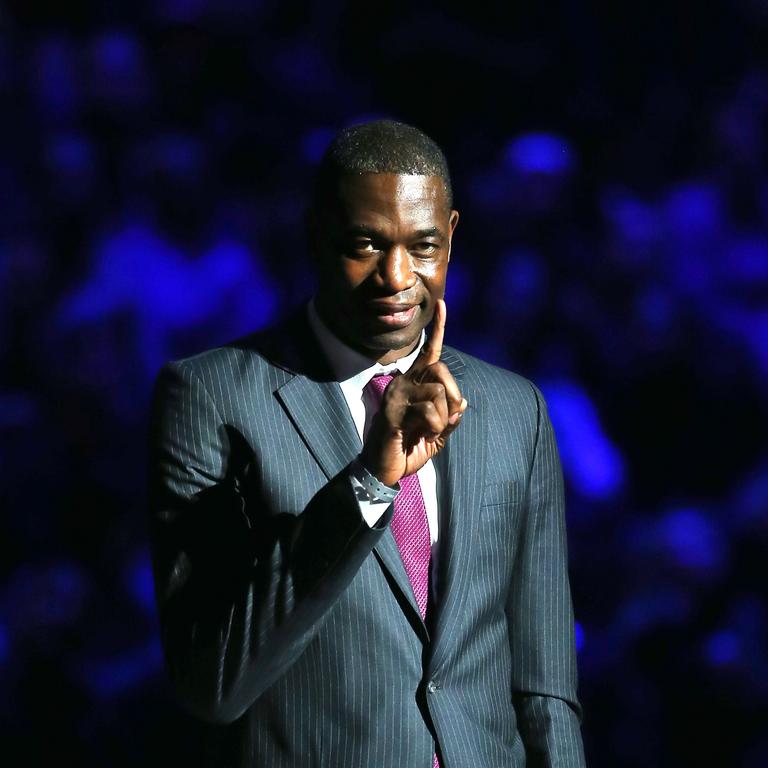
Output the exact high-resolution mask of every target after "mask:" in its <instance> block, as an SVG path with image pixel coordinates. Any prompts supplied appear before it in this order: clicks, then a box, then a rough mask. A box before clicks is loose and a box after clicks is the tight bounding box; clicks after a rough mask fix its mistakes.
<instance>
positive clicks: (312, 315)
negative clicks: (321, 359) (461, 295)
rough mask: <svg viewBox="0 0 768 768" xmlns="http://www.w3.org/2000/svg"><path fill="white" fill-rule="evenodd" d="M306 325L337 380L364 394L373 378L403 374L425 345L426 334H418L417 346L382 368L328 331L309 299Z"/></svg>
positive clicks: (313, 303) (379, 364)
mask: <svg viewBox="0 0 768 768" xmlns="http://www.w3.org/2000/svg"><path fill="white" fill-rule="evenodd" d="M307 315H308V317H309V324H310V326H311V327H312V330H313V331H314V333H315V336H316V337H317V340H318V343H319V344H320V347H321V349H322V351H323V353H324V354H325V357H326V359H327V360H328V363H329V365H330V367H331V370H332V371H333V373H334V376H335V377H336V381H338V382H340V383H342V384H344V385H346V387H349V388H353V389H356V390H357V389H359V390H360V392H362V391H363V388H364V387H365V385H366V384H367V383H368V382H369V381H370V380H371V378H372V377H373V376H376V375H377V374H379V373H392V372H393V371H394V370H398V371H400V373H405V372H406V371H407V370H408V369H409V368H410V367H411V366H412V365H413V363H414V361H415V360H416V358H417V357H418V355H419V352H420V351H421V348H422V346H423V345H424V340H425V338H426V334H425V333H424V331H423V330H422V331H421V337H420V338H419V343H418V344H417V345H416V346H415V347H414V349H413V351H412V352H409V353H408V354H407V355H405V357H401V358H398V359H397V360H395V361H394V362H392V363H388V364H387V365H382V364H381V363H379V362H373V363H372V362H371V359H370V358H369V357H366V356H365V355H363V354H361V353H360V352H358V351H357V350H355V349H352V348H351V347H349V346H347V345H346V344H345V343H344V342H343V341H342V340H341V339H340V338H339V337H338V336H336V334H334V333H333V331H331V329H330V328H329V327H328V326H327V325H326V324H325V323H324V322H323V320H322V319H321V317H320V315H319V314H318V312H317V308H316V307H315V300H314V299H312V300H311V301H310V302H309V305H308V306H307Z"/></svg>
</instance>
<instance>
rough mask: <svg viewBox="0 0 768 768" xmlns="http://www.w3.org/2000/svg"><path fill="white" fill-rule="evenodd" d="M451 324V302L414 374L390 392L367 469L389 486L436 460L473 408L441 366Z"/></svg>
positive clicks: (439, 313) (368, 450)
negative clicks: (448, 319) (447, 327)
mask: <svg viewBox="0 0 768 768" xmlns="http://www.w3.org/2000/svg"><path fill="white" fill-rule="evenodd" d="M445 320H446V307H445V302H444V301H443V300H442V299H438V301H437V303H436V305H435V317H434V327H433V330H432V334H431V335H430V337H429V339H428V340H427V342H426V343H425V344H424V347H423V348H422V350H421V353H420V354H419V357H418V358H417V359H416V361H415V362H414V364H413V365H412V366H411V368H410V370H409V371H408V372H407V373H406V374H404V375H402V376H397V377H396V378H394V379H393V380H392V382H391V383H390V384H389V386H388V387H387V389H386V390H385V392H384V396H383V398H382V403H381V407H380V409H379V411H378V413H377V414H376V417H375V418H374V420H373V423H372V424H371V430H370V433H369V434H368V438H367V440H366V442H365V445H364V446H363V451H362V460H363V463H364V464H365V466H366V467H367V468H368V469H369V470H370V471H371V472H372V473H373V474H374V475H375V476H376V477H378V478H379V480H381V481H382V482H383V483H386V484H387V485H394V484H395V483H397V482H398V481H399V480H400V478H401V477H403V476H404V475H411V474H413V473H414V472H416V471H417V470H419V469H420V468H421V467H423V466H424V464H426V462H427V461H428V460H429V459H431V458H432V457H433V456H435V454H437V453H438V451H440V450H441V449H442V448H443V446H444V445H445V441H446V439H447V437H448V435H450V434H451V432H453V430H454V429H456V427H457V426H458V425H459V423H460V422H461V416H462V414H463V413H464V411H465V409H466V407H467V401H466V400H465V399H464V398H463V397H462V396H461V392H460V391H459V387H458V385H457V384H456V380H455V379H454V378H453V376H452V375H451V373H450V371H449V370H448V367H447V366H446V365H445V363H442V362H440V354H441V352H442V349H443V336H444V334H445Z"/></svg>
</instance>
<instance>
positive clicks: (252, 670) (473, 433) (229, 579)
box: [150, 318, 584, 768]
mask: <svg viewBox="0 0 768 768" xmlns="http://www.w3.org/2000/svg"><path fill="white" fill-rule="evenodd" d="M308 333H309V332H308V329H307V327H306V326H305V325H304V324H303V322H302V320H301V319H300V318H299V319H296V318H294V319H293V320H292V321H291V322H290V323H289V324H288V325H287V326H285V327H284V328H282V329H279V330H275V331H272V332H269V333H266V334H261V335H258V336H253V337H249V338H247V339H245V340H242V341H240V342H237V343H234V344H232V345H229V346H228V347H224V348H220V349H216V350H212V351H209V352H206V353H203V354H201V355H198V356H196V357H194V358H189V359H187V360H184V361H179V362H175V363H170V364H168V365H167V366H166V367H165V368H164V369H163V371H162V372H161V374H160V377H159V379H158V385H157V393H156V398H155V408H154V414H153V427H152V440H151V446H152V456H151V465H150V467H151V488H152V499H151V512H152V516H151V520H152V534H153V562H154V568H155V580H156V590H157V598H158V604H159V608H160V617H161V628H162V636H163V644H164V648H165V651H166V658H167V663H168V668H169V671H170V674H171V677H172V679H173V681H174V684H175V687H176V689H177V691H178V694H179V696H180V698H181V700H182V701H183V702H184V703H185V704H186V706H187V707H188V708H189V709H191V710H192V711H193V712H194V713H196V714H197V715H198V716H200V717H201V718H204V719H206V720H208V721H210V722H212V723H215V726H214V727H213V728H212V734H213V740H212V747H213V754H212V756H211V759H210V764H211V765H215V766H217V768H222V767H228V766H270V768H271V767H275V768H282V767H283V766H284V767H285V768H287V767H288V766H313V767H314V766H329V767H333V768H343V767H345V766H349V768H361V767H366V766H370V767H371V768H373V767H374V766H376V767H377V768H379V767H381V766H396V767H397V768H429V766H431V765H432V755H433V751H434V749H435V743H437V749H438V751H439V754H440V758H441V765H442V766H443V768H477V766H524V765H528V766H568V767H571V766H583V765H584V757H583V751H582V746H581V737H580V732H579V717H580V710H579V705H578V702H577V700H576V669H575V661H574V658H575V656H574V644H573V620H572V616H571V605H570V597H569V589H568V581H567V573H566V544H565V528H564V512H563V503H562V477H561V473H560V466H559V461H558V458H557V449H556V447H555V442H554V437H553V434H552V428H551V425H550V422H549V419H548V417H547V413H546V407H545V405H544V401H543V399H542V397H541V394H540V393H539V392H538V390H537V389H536V388H535V387H533V385H531V384H530V382H527V381H526V380H524V379H522V378H520V377H519V376H516V375H515V374H512V373H509V372H507V371H502V370H501V369H498V368H494V367H492V366H490V365H487V364H485V363H482V362H481V361H479V360H476V359H474V358H471V357H469V356H467V355H463V354H461V353H458V352H456V351H455V350H452V349H450V348H445V349H444V354H443V360H444V361H445V363H446V364H447V365H448V366H449V368H450V369H451V371H452V373H453V375H454V376H455V377H456V379H457V381H458V382H459V386H460V387H461V389H462V393H463V394H464V396H465V397H466V398H467V400H468V402H469V404H470V405H469V408H468V410H467V412H466V414H465V416H464V418H463V420H462V425H461V427H460V428H459V429H458V430H457V431H456V432H455V433H454V434H453V435H452V436H451V438H450V439H449V441H448V445H447V448H446V449H445V450H444V451H443V452H442V453H441V454H439V456H438V457H437V459H436V460H435V467H436V472H437V478H438V502H439V506H440V515H441V523H440V525H441V540H440V558H439V569H440V570H439V573H438V584H439V585H440V595H441V597H440V599H439V600H438V602H437V604H436V605H435V607H434V611H432V612H431V614H430V619H431V624H430V627H427V626H425V624H424V622H423V621H422V619H421V616H420V613H419V610H418V607H417V605H416V603H415V600H414V598H413V590H412V589H411V587H410V583H409V581H408V577H407V575H406V573H405V570H404V568H403V565H402V560H401V559H400V556H399V553H398V550H397V545H396V544H395V542H394V538H393V537H392V534H391V532H390V530H389V527H388V524H389V521H390V519H391V514H392V508H391V507H390V509H389V510H388V512H387V513H386V514H385V516H384V518H383V520H382V521H381V522H380V524H379V527H377V528H374V529H371V528H369V527H368V526H367V525H366V524H365V523H364V522H363V521H362V520H361V519H360V515H359V511H358V508H357V503H356V500H355V498H354V495H353V493H352V490H351V486H350V484H349V482H348V478H347V476H346V467H347V465H348V463H349V462H350V461H351V459H352V458H354V456H355V455H356V454H357V452H358V451H359V438H358V437H357V433H356V431H355V427H354V424H353V423H352V419H351V417H350V416H349V412H348V410H347V408H346V406H345V404H344V400H343V397H342V395H341V392H340V390H339V388H338V386H337V385H336V384H335V383H334V382H332V381H330V380H329V379H328V376H327V375H326V374H325V373H324V371H323V369H322V366H321V363H320V362H319V361H317V360H313V358H312V351H311V347H309V346H308V342H307V339H308ZM274 350H278V353H276V352H275V351H274Z"/></svg>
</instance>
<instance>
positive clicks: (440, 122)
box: [0, 0, 768, 768]
mask: <svg viewBox="0 0 768 768" xmlns="http://www.w3.org/2000/svg"><path fill="white" fill-rule="evenodd" d="M110 7H111V6H110ZM367 14H368V15H370V11H369V10H364V9H362V8H358V7H356V6H355V5H354V4H352V3H349V2H343V0H342V1H341V2H329V3H328V2H327V3H323V4H321V3H319V2H308V3H296V2H288V3H271V2H268V0H261V2H246V1H245V0H218V1H217V2H213V1H212V0H161V1H160V2H154V3H137V4H134V5H132V6H130V7H128V6H126V9H125V10H124V11H123V12H117V11H116V10H114V9H112V10H111V11H110V12H109V13H108V12H107V10H105V6H103V5H101V4H97V3H94V2H87V0H76V2H74V3H72V4H66V6H64V7H62V8H58V7H57V6H53V5H50V6H47V5H46V4H34V3H33V4H22V3H15V2H11V3H7V4H5V6H4V7H3V9H2V10H0V111H1V112H2V114H3V115H4V119H3V120H2V121H0V200H2V206H1V207H0V370H1V371H2V376H1V377H0V467H2V471H1V472H0V499H2V507H3V510H4V512H5V514H3V516H2V518H1V519H0V688H1V689H2V690H3V696H2V697H1V698H0V731H1V732H2V743H3V744H4V745H5V746H4V750H6V751H8V752H9V753H10V754H13V752H14V750H15V751H17V753H18V754H24V755H26V757H25V764H26V765H43V764H47V763H49V762H50V761H52V760H54V759H55V760H56V762H57V764H58V765H65V766H66V765H78V766H91V765H93V766H103V765H111V766H134V765H154V764H156V763H157V764H160V763H161V762H165V761H166V760H169V759H173V760H177V761H181V760H183V761H184V764H186V765H190V766H194V765H196V764H197V763H196V760H198V751H197V741H196V737H195V735H194V732H193V730H192V729H191V728H190V723H191V721H190V720H189V719H188V718H187V716H186V715H185V714H183V713H182V712H181V711H180V710H179V709H178V707H177V706H176V705H175V704H174V703H173V701H172V696H171V693H170V691H169V688H168V684H167V682H166V680H165V678H164V675H163V662H162V652H161V649H160V646H159V641H158V636H157V620H156V616H155V611H154V600H153V594H152V589H153V587H152V579H151V573H150V564H149V555H148V543H147V519H146V509H145V471H146V470H145V463H146V450H145V442H146V428H147V415H148V404H149V398H150V395H151V390H152V384H153V380H154V376H155V374H156V373H157V370H158V368H159V367H160V365H161V364H162V363H163V362H164V361H166V360H168V359H172V358H178V357H181V356H184V355H188V354H191V353H194V352H196V351H199V350H202V349H205V348H207V347H210V346H213V345H216V344H220V343H224V342H226V341H229V340H231V339H233V338H235V337H237V336H239V335H241V334H244V333H246V332H248V331H251V330H253V329H255V328H258V327H262V326H265V325H267V324H269V323H270V322H273V321H275V320H276V319H277V318H279V317H280V315H281V314H283V313H284V312H285V311H286V310H287V309H289V308H290V307H292V306H295V305H296V304H297V303H299V302H301V301H304V300H306V298H307V297H308V296H309V295H310V294H311V291H312V284H313V274H312V264H311V263H310V260H309V259H308V257H307V254H306V249H305V243H304V230H303V221H304V211H305V204H306V201H307V199H308V190H309V185H310V180H311V176H312V171H313V167H314V166H315V164H316V163H317V161H318V160H319V157H320V155H321V154H322V152H323V150H324V148H325V147H326V145H327V143H328V141H329V139H330V137H331V136H332V135H333V133H334V131H335V130H337V129H338V128H339V127H341V126H343V125H346V124H348V123H350V122H354V121H358V120H362V119H366V118H370V117H375V116H390V117H394V118H396V119H401V120H405V121H406V122H412V123H414V124H416V125H418V126H419V127H421V128H423V129H424V130H426V131H427V132H428V133H429V134H430V135H432V136H433V137H434V138H435V139H436V140H437V141H438V142H439V143H440V144H441V145H442V146H443V148H444V149H445V151H446V154H447V156H448V159H449V163H450V164H451V167H452V171H453V174H454V189H455V201H456V207H457V208H459V210H460V211H461V221H460V224H459V228H458V230H457V233H456V238H455V240H454V250H453V257H452V261H451V268H450V271H449V285H448V294H447V297H446V298H447V304H448V330H447V337H448V338H447V341H448V343H451V344H453V345H454V346H457V347H459V348H460V349H464V350H466V351H468V352H472V353H474V354H476V355H478V356H479V357H482V358H484V359H486V360H489V361H491V362H494V363H496V364H499V365H502V366H504V367H508V368H511V369H513V370H516V371H518V372H520V373H522V374H523V375H526V376H528V377H529V378H531V379H533V380H534V381H535V382H536V383H537V384H539V385H540V386H541V388H542V390H543V392H544V394H545V396H546V398H547V400H548V403H549V407H550V410H551V413H552V417H553V421H554V424H555V429H556V433H557V436H558V441H559V445H560V451H561V456H562V460H563V467H564V472H565V476H566V482H567V491H568V515H569V544H570V565H571V583H572V588H573V592H574V603H575V612H576V620H577V630H578V631H577V640H578V649H579V659H580V675H581V689H580V690H581V698H582V702H583V704H584V708H585V712H586V716H585V721H584V733H585V741H586V746H587V754H588V759H589V763H590V765H591V766H593V768H602V767H603V766H605V767H607V766H611V767H612V768H617V767H618V768H621V767H623V766H627V767H628V768H634V767H635V766H637V767H638V768H639V767H640V766H643V767H644V768H645V767H647V766H660V767H663V766H689V765H690V766H710V765H711V766H718V767H719V766H723V767H726V766H743V767H744V768H763V767H764V766H766V765H768V728H767V727H766V723H768V601H767V600H766V598H767V597H768V580H767V579H766V577H765V562H766V557H767V556H768V515H767V513H768V446H767V445H766V441H765V434H766V428H765V425H766V423H768V422H766V415H767V414H768V396H767V395H766V391H767V387H766V384H767V383H768V162H767V161H768V61H766V57H767V56H768V46H765V45H761V44H760V43H761V41H764V40H765V33H766V31H767V29H768V11H766V9H765V7H764V5H763V4H760V3H757V2H749V1H748V0H747V1H745V2H741V3H737V4H729V3H726V2H725V0H720V2H718V3H715V4H714V5H712V6H711V7H710V6H708V7H707V8H702V9H697V10H696V11H695V13H694V12H693V10H692V9H691V8H690V7H688V6H687V5H686V6H683V4H674V3H672V4H669V3H666V4H661V3H651V4H650V5H645V6H643V8H642V9H641V8H632V9H629V8H627V9H624V10H623V11H621V12H619V11H618V10H610V9H607V8H605V9H600V10H599V9H598V7H597V6H591V7H590V8H586V7H581V6H580V5H578V4H575V3H560V4H558V5H557V10H553V9H549V10H546V9H537V8H527V9H518V10H514V9H509V8H507V9H504V10H502V9H500V8H496V9H488V10H487V11H486V12H484V13H483V14H482V16H481V14H479V13H478V12H477V11H474V12H473V11H472V10H471V9H466V8H465V9H461V10H459V9H455V10H450V9H448V8H441V9H437V8H435V9H432V8H430V7H428V6H427V5H426V4H420V3H417V4H412V3H411V4H406V3H403V2H395V3H393V4H390V5H388V7H387V8H386V9H380V10H379V11H377V12H376V14H375V18H369V16H367ZM364 30H367V32H365V33H364ZM13 764H15V763H13Z"/></svg>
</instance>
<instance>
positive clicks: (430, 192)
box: [313, 173, 459, 363]
mask: <svg viewBox="0 0 768 768" xmlns="http://www.w3.org/2000/svg"><path fill="white" fill-rule="evenodd" d="M336 189H337V195H336V200H335V201H334V202H332V203H331V204H330V205H329V206H327V208H326V209H325V210H323V211H322V212H315V214H314V217H315V218H314V220H313V249H314V251H315V254H316V257H317V259H318V262H319V264H318V267H319V272H320V283H319V290H318V295H317V307H318V311H319V312H320V315H321V316H322V317H323V319H324V320H325V322H326V323H328V325H329V326H330V327H331V329H332V330H333V331H334V332H335V333H336V334H337V335H338V336H339V337H340V338H341V339H342V340H343V341H345V342H346V343H347V344H349V345H350V346H351V347H353V348H355V349H357V350H359V351H360V352H363V353H364V354H367V355H369V356H370V357H371V358H374V359H377V360H380V361H381V362H384V363H386V362H391V361H392V360H396V359H397V358H398V357H401V356H402V355H403V354H406V353H407V352H409V351H410V350H411V349H413V347H414V345H415V344H416V342H417V341H418V339H419V336H420V334H421V331H422V329H423V328H424V327H425V326H426V325H427V323H428V322H429V321H430V320H431V319H432V314H433V312H434V309H435V301H436V300H437V299H440V298H442V297H443V294H444V292H445V278H446V274H447V270H448V259H449V256H450V250H451V238H452V236H453V230H454V228H455V227H456V222H457V221H458V219H459V214H458V212H457V211H452V210H450V209H449V208H448V201H447V199H446V195H445V187H444V185H443V180H442V179H441V178H439V177H438V176H406V175H400V174H394V173H366V174H362V175H349V176H344V177H342V178H341V179H340V180H339V181H338V183H337V187H336Z"/></svg>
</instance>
